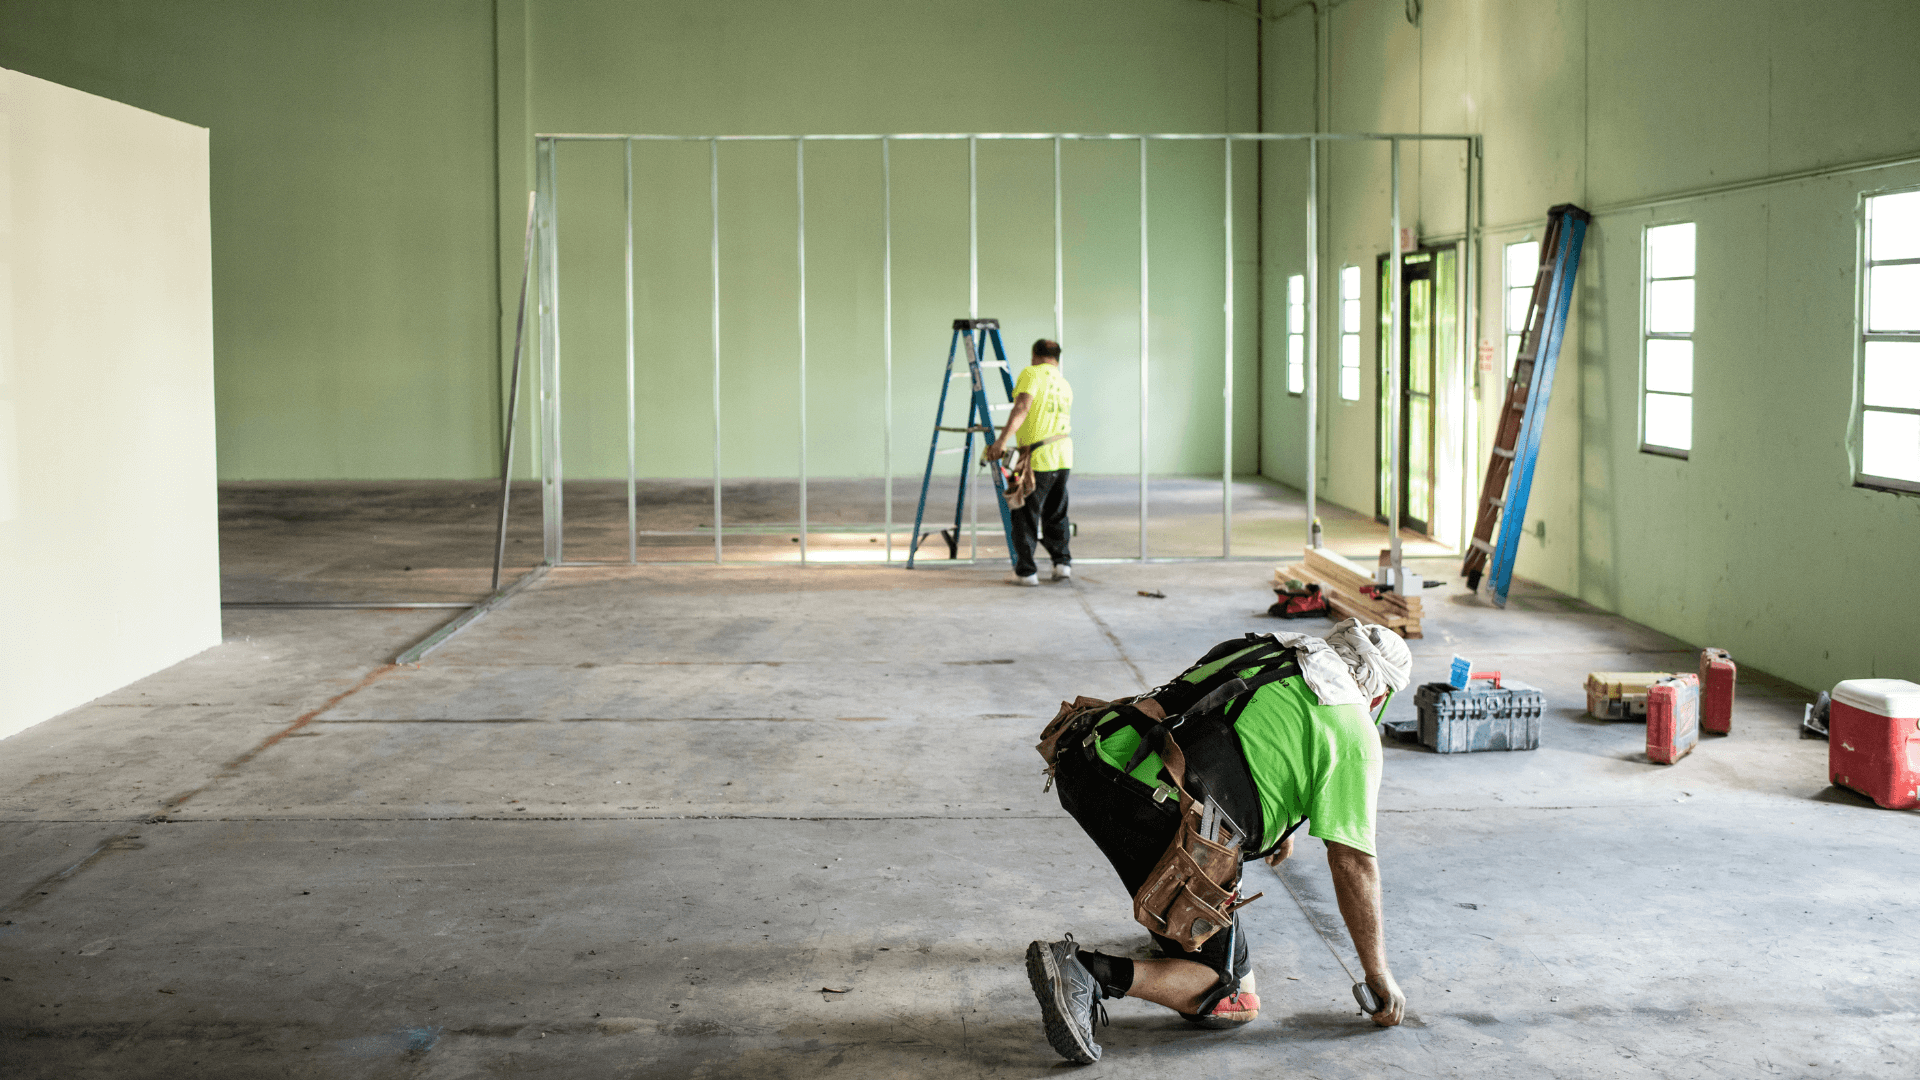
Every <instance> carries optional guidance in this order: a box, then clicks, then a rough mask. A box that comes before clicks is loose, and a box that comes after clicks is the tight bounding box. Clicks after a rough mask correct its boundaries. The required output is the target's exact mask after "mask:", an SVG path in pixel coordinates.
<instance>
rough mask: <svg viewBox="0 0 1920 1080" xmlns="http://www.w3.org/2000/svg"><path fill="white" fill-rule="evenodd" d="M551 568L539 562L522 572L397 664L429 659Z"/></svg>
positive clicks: (437, 631) (438, 631) (407, 654)
mask: <svg viewBox="0 0 1920 1080" xmlns="http://www.w3.org/2000/svg"><path fill="white" fill-rule="evenodd" d="M551 569H552V567H551V566H544V565H543V566H536V567H534V568H533V569H531V570H529V571H527V572H526V573H524V574H522V575H520V580H519V581H516V582H514V583H513V584H512V585H509V586H507V587H506V588H505V589H502V590H500V591H499V592H496V593H494V594H493V595H492V596H489V597H487V598H486V599H485V600H482V601H480V602H479V603H478V604H475V605H473V606H472V607H471V608H468V609H467V610H466V612H465V613H464V614H462V615H460V616H459V617H458V618H456V619H454V620H453V621H452V622H450V623H447V624H446V625H445V626H442V627H441V628H439V629H438V630H435V631H434V632H433V633H431V634H428V635H427V636H426V637H424V638H421V639H420V640H419V642H417V643H416V644H415V645H414V646H413V647H412V648H410V649H408V650H407V651H406V652H403V653H401V654H400V655H399V656H397V657H395V658H394V660H393V662H394V663H396V664H417V663H419V662H420V661H422V660H425V659H426V658H427V656H428V655H429V654H431V653H432V652H433V651H434V650H435V649H438V648H439V647H440V646H442V645H445V644H446V643H447V642H449V641H451V640H453V638H454V637H455V635H458V634H459V633H461V632H462V631H464V630H466V629H467V627H469V626H472V625H473V624H474V623H476V622H479V621H480V620H481V619H483V618H485V617H486V616H487V614H488V613H489V612H492V611H494V610H495V609H497V608H499V607H500V606H501V605H502V604H505V603H506V602H507V601H508V600H511V599H513V598H514V597H515V596H518V595H519V594H520V593H521V592H523V591H524V590H526V589H527V588H529V587H530V586H532V585H533V584H534V583H535V582H537V581H539V580H540V579H541V578H544V577H546V576H547V571H548V570H551Z"/></svg>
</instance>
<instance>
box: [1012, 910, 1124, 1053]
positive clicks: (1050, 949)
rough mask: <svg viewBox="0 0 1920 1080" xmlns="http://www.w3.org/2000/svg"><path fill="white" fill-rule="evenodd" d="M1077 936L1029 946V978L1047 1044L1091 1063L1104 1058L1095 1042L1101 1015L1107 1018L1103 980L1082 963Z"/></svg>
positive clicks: (1103, 1019)
mask: <svg viewBox="0 0 1920 1080" xmlns="http://www.w3.org/2000/svg"><path fill="white" fill-rule="evenodd" d="M1079 951H1080V947H1079V946H1078V945H1076V944H1074V941H1073V935H1072V934H1068V935H1067V936H1066V938H1065V940H1062V941H1036V942H1034V943H1033V944H1031V945H1028V946H1027V979H1028V981H1029V982H1031V983H1033V996H1034V997H1036V998H1038V999H1039V1000H1040V1016H1041V1022H1042V1026H1043V1027H1044V1028H1045V1029H1046V1033H1047V1045H1049V1046H1051V1047H1053V1048H1054V1050H1055V1051H1057V1052H1058V1053H1059V1055H1060V1056H1061V1057H1063V1058H1066V1059H1067V1060H1068V1061H1071V1062H1074V1063H1076V1064H1080V1065H1091V1064H1093V1063H1094V1062H1096V1061H1099V1060H1100V1044H1099V1043H1097V1042H1094V1041H1093V1023H1094V1019H1095V1018H1096V1017H1097V1018H1098V1019H1099V1020H1100V1021H1101V1022H1102V1023H1105V1022H1106V1021H1107V1010H1106V1006H1104V1005H1102V1004H1101V1003H1100V997H1101V994H1100V983H1099V982H1098V981H1097V980H1096V979H1094V977H1093V973H1092V972H1091V971H1088V970H1087V968H1086V965H1084V964H1082V963H1081V962H1080V957H1079V956H1078V955H1077V954H1078V953H1079Z"/></svg>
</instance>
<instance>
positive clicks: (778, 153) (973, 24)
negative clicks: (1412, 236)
mask: <svg viewBox="0 0 1920 1080" xmlns="http://www.w3.org/2000/svg"><path fill="white" fill-rule="evenodd" d="M529 25H530V31H529V37H528V41H529V45H528V49H527V55H528V67H529V70H530V71H531V73H532V74H531V77H530V79H529V80H528V85H529V86H530V87H531V98H530V105H529V113H530V116H531V121H530V122H531V124H532V125H533V127H534V128H535V129H536V130H539V131H573V132H646V133H670V134H708V133H723V134H753V133H789V132H813V133H861V132H899V131H1093V132H1099V131H1116V130H1117V131H1139V130H1146V131H1218V130H1221V129H1222V128H1223V127H1230V128H1234V129H1248V128H1251V127H1252V126H1253V122H1254V109H1255V105H1256V101H1255V54H1254V50H1253V45H1252V42H1253V24H1252V22H1251V21H1250V20H1249V19H1247V18H1246V17H1245V16H1244V15H1242V14H1240V13H1237V12H1235V11H1234V10H1232V9H1231V8H1229V7H1227V6H1225V5H1221V4H1205V3H1196V2H1193V0H1129V2H1124V3H1115V2H1112V0H1105V2H1069V0H1055V2H1049V3H1039V4H1035V3H1013V2H1006V3H973V4H947V5H901V4H877V3H872V2H868V0H807V2H802V3H785V4H768V3H751V2H725V3H711V4H699V5H690V4H643V5H635V4H629V3H613V2H598V3H596V2H579V0H569V2H566V3H540V2H535V3H533V4H532V5H531V19H530V23H529ZM621 154H622V150H621V147H620V146H619V145H618V144H592V145H563V146H562V147H561V149H560V158H559V171H560V174H561V190H562V195H561V218H562V222H563V231H562V236H561V245H562V252H561V267H562V308H563V312H562V336H563V343H564V344H563V354H564V357H565V364H566V374H565V384H564V385H565V395H566V400H567V401H568V412H567V420H566V425H565V427H564V429H563V430H564V434H565V438H566V446H565V455H566V461H567V473H568V475H570V476H611V475H619V474H622V473H624V471H625V435H624V407H625V402H624V397H623V394H624V373H623V364H624V348H625V343H624V334H623V325H624V313H623V311H622V309H621V303H622V290H623V269H622V263H621V260H622V246H623V240H624V238H623V235H622V221H623V218H622V213H623V211H622V205H621V201H622V176H621V170H622V160H621ZM805 156H806V170H807V176H806V190H807V205H806V214H807V251H806V258H807V301H808V305H807V319H808V340H807V350H808V358H807V364H808V366H807V376H806V381H805V384H804V393H805V396H806V403H807V437H806V449H807V457H808V472H809V474H810V475H815V476H834V475H839V476H871V475H878V474H880V472H881V471H882V469H883V468H884V467H885V459H884V457H883V454H882V430H883V427H884V415H885V410H886V407H887V398H886V395H885V393H884V386H885V383H884V378H885V376H884V370H885V368H884V338H883V323H882V312H883V290H882V276H881V269H882V263H881V250H882V246H881V245H882V231H881V194H882V188H881V161H880V148H879V146H878V145H877V144H810V145H809V146H808V148H807V150H806V152H805ZM891 157H892V175H893V191H894V197H893V227H894V249H893V258H894V283H893V287H894V304H895V309H894V338H893V343H894V361H893V363H894V393H893V397H892V406H893V416H894V424H895V432H896V438H895V441H894V454H893V468H894V469H895V471H896V472H898V473H901V474H915V473H917V472H918V471H919V468H920V466H921V463H922V462H923V461H924V459H925V453H926V450H925V446H926V438H927V435H928V433H929V427H930V425H931V421H932V414H933V407H934V401H935V397H936V395H937V393H938V389H939V383H940V374H939V373H940V371H941V369H942V365H943V364H944V361H945V351H946V348H947V344H948V340H949V329H948V328H949V325H950V323H951V321H952V320H953V319H954V318H955V317H960V316H965V315H966V314H967V301H968V295H967V290H968V283H967V187H966V178H967V149H966V146H965V144H964V143H902V144H897V145H895V146H894V148H893V150H892V152H891ZM1062 158H1063V162H1062V164H1063V177H1064V180H1063V193H1062V201H1063V206H1064V215H1063V217H1064V232H1065V249H1066V252H1067V256H1066V261H1065V276H1066V295H1065V311H1066V327H1065V332H1064V334H1063V337H1062V340H1063V342H1064V343H1065V346H1066V350H1067V351H1066V357H1065V362H1066V368H1067V374H1068V376H1069V378H1070V379H1071V380H1072V381H1073V384H1074V388H1075V395H1076V401H1075V405H1076V407H1075V416H1074V426H1075V433H1076V434H1075V448H1076V468H1077V469H1079V470H1081V471H1091V472H1130V471H1133V470H1134V469H1136V468H1137V467H1138V460H1139V452H1140V441H1139V440H1140V416H1139V386H1140V374H1139V364H1138V356H1139V319H1138V314H1137V298H1138V290H1139V266H1140V259H1139V203H1138V193H1139V183H1140V176H1139V151H1138V146H1137V144H1112V143H1103V144H1087V143H1067V144H1066V145H1065V146H1064V147H1063V150H1062ZM522 167H523V168H524V166H522ZM1222 168H1223V162H1222V155H1221V149H1220V147H1219V145H1218V144H1211V145H1207V144H1154V145H1153V146H1152V147H1151V148H1150V150H1149V169H1148V181H1147V182H1148V190H1149V196H1150V210H1151V213H1150V224H1149V245H1150V251H1151V259H1152V273H1151V277H1150V281H1151V289H1152V292H1151V309H1152V310H1151V335H1152V336H1151V355H1152V363H1151V365H1150V372H1151V374H1150V384H1149V385H1150V401H1151V406H1150V414H1151V421H1152V431H1151V435H1150V439H1149V448H1150V449H1149V465H1150V468H1152V470H1153V471H1155V472H1202V473H1204V472H1217V471H1218V470H1219V468H1220V462H1221V452H1222V450H1221V441H1220V428H1221V420H1222V412H1221V407H1222V406H1221V401H1222V398H1221V390H1222V386H1223V382H1224V356H1223V350H1224V341H1223V338H1224V328H1223V326H1222V318H1221V314H1220V312H1221V302H1222V297H1223V293H1222V289H1223V287H1224V285H1223V276H1224V268H1223V254H1224V250H1223V247H1222V244H1223V235H1222V208H1223V199H1224V194H1223V191H1222V185H1223V172H1222ZM634 169H635V214H636V217H635V245H636V252H637V260H636V262H637V266H636V285H635V292H636V322H637V326H638V329H639V334H640V337H641V341H642V345H641V346H640V348H639V350H638V356H637V358H636V368H637V370H638V375H639V379H640V381H641V383H642V389H641V392H640V393H639V394H638V395H637V410H638V414H639V416H640V429H641V432H642V434H641V437H640V440H639V446H638V448H637V453H638V457H639V462H640V464H639V469H640V472H641V473H642V474H643V475H649V476H703V475H706V474H707V473H708V472H709V471H710V470H711V467H712V464H711V451H710V447H711V445H712V440H713V428H712V423H713V421H712V410H711V404H710V394H711V379H712V361H711V337H710V307H709V279H708V267H709V263H708V244H709V231H708V230H709V227H710V225H709V221H710V219H709V195H708V150H707V147H705V146H702V145H677V146H676V145H666V146H661V145H641V146H637V147H636V148H635V150H634ZM978 169H979V221H980V225H979V230H980V250H981V258H980V282H981V284H980V313H981V314H982V315H990V316H995V317H998V318H1000V319H1002V320H1003V325H1004V328H1005V337H1006V340H1007V345H1008V348H1009V349H1010V350H1011V351H1012V352H1013V353H1014V354H1015V355H1014V357H1013V359H1014V361H1015V362H1016V363H1023V362H1024V361H1025V353H1026V347H1027V345H1028V344H1029V343H1030V342H1031V341H1032V340H1033V339H1034V338H1036V337H1040V336H1043V335H1044V336H1052V334H1053V313H1052V306H1053V256H1052V243H1053V226H1052V220H1053V194H1052V146H1051V144H1050V143H1018V144H1008V143H992V142H988V143H982V144H980V146H979V149H978ZM720 171H721V181H720V183H721V193H720V203H721V206H720V214H721V253H720V261H721V283H720V292H721V298H722V299H721V303H722V328H721V347H722V361H721V372H722V375H721V380H722V417H721V435H722V450H721V457H722V463H723V468H724V470H725V472H726V473H728V474H729V475H736V476H790V475H794V473H795V471H796V468H797V462H798V456H799V455H798V448H799V446H800V413H799V409H798V401H799V398H800V395H801V393H802V383H801V380H800V369H799V348H800V342H799V337H798V329H797V316H798V280H799V273H798V260H797V251H796V224H797V222H796V216H797V206H796V200H795V194H794V188H795V172H796V162H795V148H794V146H793V145H792V144H791V143H785V144H780V143H774V144H752V145H740V144H735V145H724V146H722V147H721V149H720ZM523 175H524V173H523ZM1236 183H1237V184H1238V185H1239V188H1238V190H1239V193H1240V196H1239V198H1238V200H1237V210H1238V213H1237V215H1236V217H1237V226H1238V228H1237V233H1238V237H1237V243H1236V249H1237V251H1238V253H1239V258H1240V261H1241V267H1240V283H1239V285H1240V288H1239V292H1240V302H1239V305H1238V306H1239V324H1238V334H1237V339H1238V340H1237V342H1236V345H1237V348H1236V355H1237V361H1238V363H1237V375H1238V380H1237V381H1238V382H1239V383H1240V384H1241V394H1240V396H1239V408H1238V416H1237V419H1238V425H1237V426H1238V432H1237V435H1238V438H1237V440H1236V442H1237V444H1238V456H1239V458H1240V459H1241V461H1242V462H1243V463H1244V464H1243V465H1242V466H1241V468H1242V469H1243V470H1245V471H1251V470H1252V469H1253V468H1254V467H1255V462H1254V450H1253V448H1254V445H1255V440H1256V438H1257V434H1258V432H1257V423H1256V421H1257V403H1258V395H1257V377H1258V372H1257V370H1256V368H1255V366H1254V357H1255V354H1256V350H1257V342H1256V340H1255V337H1256V335H1255V327H1256V326H1257V310H1256V302H1257V295H1256V293H1255V290H1254V284H1255V281H1254V273H1253V272H1254V270H1255V269H1256V267H1255V264H1254V262H1253V256H1254V248H1255V241H1256V237H1255V229H1254V226H1255V221H1256V215H1255V209H1256V207H1255V199H1254V194H1255V185H1254V169H1253V159H1252V154H1251V152H1249V151H1243V153H1242V156H1241V159H1240V162H1239V163H1238V167H1237V168H1236ZM949 415H950V419H949V422H950V423H951V422H954V419H953V418H952V414H951V413H950V414H949Z"/></svg>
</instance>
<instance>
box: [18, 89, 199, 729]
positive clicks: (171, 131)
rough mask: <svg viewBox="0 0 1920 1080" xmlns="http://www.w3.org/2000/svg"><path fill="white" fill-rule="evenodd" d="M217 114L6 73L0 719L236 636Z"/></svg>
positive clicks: (49, 709) (35, 714)
mask: <svg viewBox="0 0 1920 1080" xmlns="http://www.w3.org/2000/svg"><path fill="white" fill-rule="evenodd" d="M211 267H212V263H211V257H210V245H209V233H208V212H207V132H206V129H204V128H198V127H193V126H191V125H188V124H183V123H180V122H178V121H175V120H169V119H166V118H165V117H161V116H155V115H153V114H152V113H147V112H142V111H140V110H138V109H134V108H131V107H129V106H126V105H121V104H119V103H117V102H113V101H108V100H106V99H105V98H98V97H94V96H92V95H90V94H83V93H81V92H79V91H77V90H70V89H68V88H66V87H63V86H59V85H56V84H54V83H50V82H45V81H42V80H40V79H35V78H32V77H30V76H27V75H22V74H19V73H18V72H13V71H6V70H0V737H4V736H7V735H11V734H13V733H14V732H17V731H19V730H21V729H22V728H25V727H27V726H29V725H31V724H35V723H38V722H40V721H41V720H45V719H47V718H48V717H50V716H53V715H55V714H57V713H60V712H62V711H64V710H67V709H70V708H73V707H74V706H76V705H79V704H82V703H83V702H86V701H88V700H90V699H92V698H95V697H98V696H100V695H101V694H104V693H106V692H108V691H110V690H113V689H115V688H117V687H120V686H123V685H125V684H127V683H129V682H131V681H133V680H135V679H138V678H140V677H142V676H145V675H148V674H151V673H153V672H155V671H158V670H159V669H161V668H163V667H166V666H168V665H169V664H173V663H175V662H177V661H179V660H182V659H184V658H186V657H188V656H191V655H193V654H194V653H196V652H199V651H200V650H202V649H204V648H207V647H208V646H211V645H214V644H217V643H218V642H219V640H220V565H219V534H218V529H217V526H218V519H217V507H216V503H215V488H214V482H215V474H214V429H213V283H212V269H211Z"/></svg>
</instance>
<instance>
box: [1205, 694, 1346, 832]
mask: <svg viewBox="0 0 1920 1080" xmlns="http://www.w3.org/2000/svg"><path fill="white" fill-rule="evenodd" d="M1233 729H1234V731H1235V732H1236V733H1238V734H1239V736H1240V748H1241V749H1242V750H1244V751H1245V752H1246V755H1247V767H1248V768H1249V769H1250V770H1252V772H1253V786H1254V787H1256V788H1258V789H1259V791H1260V813H1261V816H1262V817H1264V818H1265V819H1266V826H1267V838H1266V842H1267V843H1268V844H1271V843H1273V842H1274V841H1276V840H1278V839H1279V838H1280V834H1281V833H1282V832H1284V831H1285V830H1286V827H1287V826H1288V825H1291V824H1292V823H1294V822H1296V821H1298V820H1300V819H1301V818H1303V817H1305V818H1310V819H1312V823H1311V824H1309V825H1308V826H1307V832H1308V834H1309V835H1312V836H1317V837H1319V838H1320V839H1322V840H1332V841H1334V842H1336V843H1341V844H1345V845H1347V846H1348V847H1350V848H1354V849H1355V850H1358V851H1364V852H1366V853H1367V854H1369V855H1372V854H1374V850H1373V820H1374V812H1375V807H1376V806H1377V805H1378V804H1379V799H1380V761H1381V755H1380V735H1379V733H1378V732H1376V731H1375V730H1374V727H1373V721H1372V720H1371V719H1370V718H1369V717H1368V716H1367V710H1366V707H1365V706H1363V705H1322V704H1320V699H1319V698H1317V697H1315V696H1314V693H1313V690H1312V689H1311V688H1309V687H1308V686H1307V684H1306V681H1305V680H1303V679H1301V678H1300V677H1299V676H1297V675H1296V676H1294V677H1293V678H1290V679H1282V680H1281V681H1279V682H1277V683H1270V684H1268V685H1266V686H1263V687H1261V688H1260V689H1258V690H1256V691H1254V693H1253V698H1252V700H1250V701H1248V702H1247V704H1246V707H1245V708H1244V709H1242V710H1241V712H1240V718H1239V719H1238V720H1237V721H1235V722H1234V725H1233Z"/></svg>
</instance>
